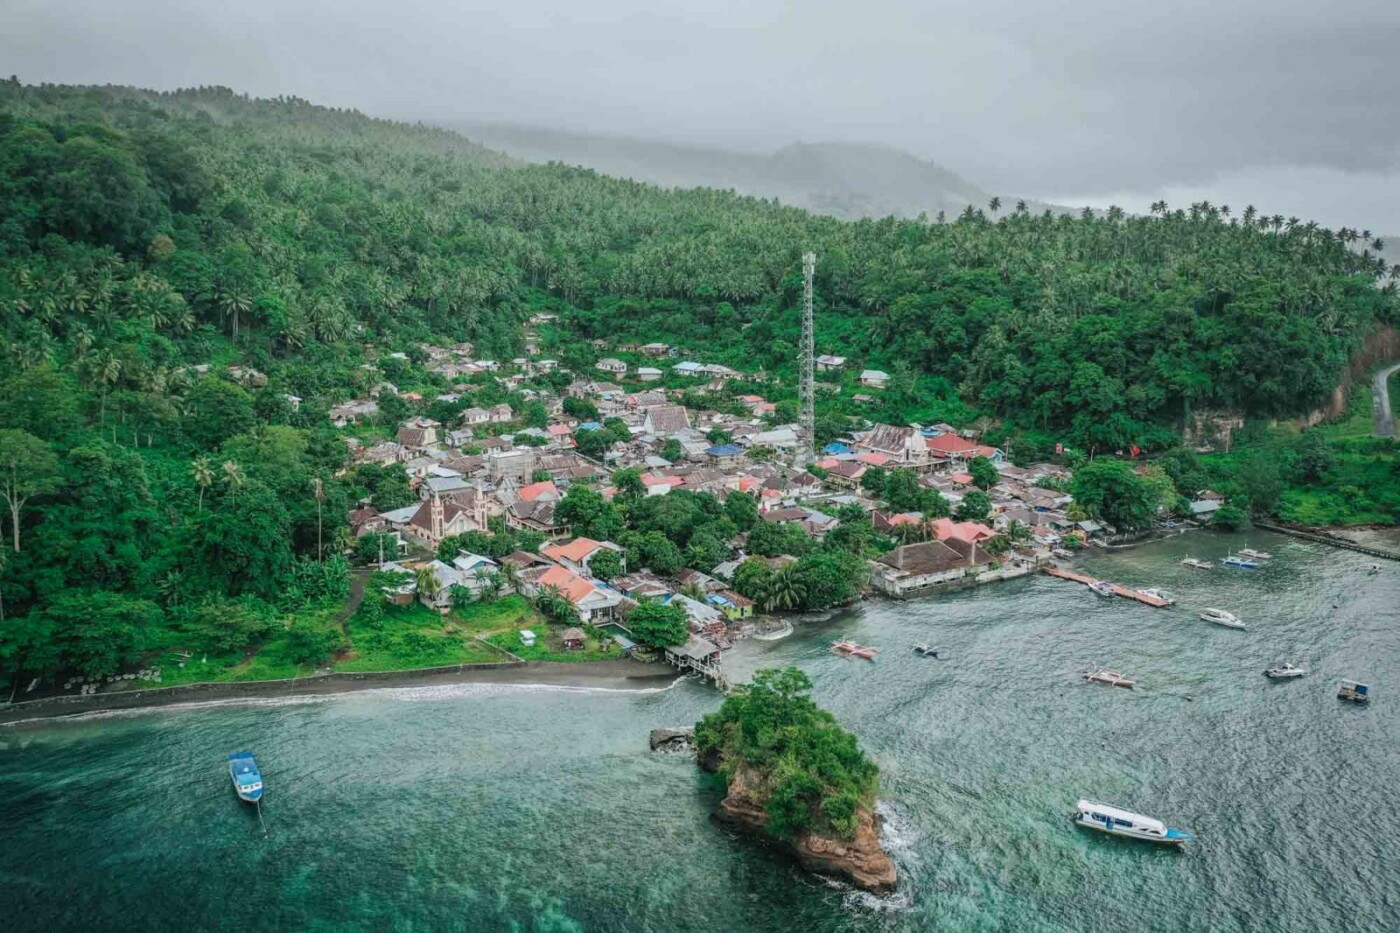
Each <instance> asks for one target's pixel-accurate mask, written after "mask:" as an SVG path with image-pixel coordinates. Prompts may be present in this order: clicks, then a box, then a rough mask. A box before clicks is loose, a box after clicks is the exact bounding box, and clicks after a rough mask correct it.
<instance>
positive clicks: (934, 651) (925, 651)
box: [914, 645, 940, 658]
mask: <svg viewBox="0 0 1400 933" xmlns="http://www.w3.org/2000/svg"><path fill="white" fill-rule="evenodd" d="M939 650H940V649H938V648H935V647H934V646H933V645H915V646H914V653H915V654H917V655H921V656H923V657H925V658H936V657H938V652H939Z"/></svg>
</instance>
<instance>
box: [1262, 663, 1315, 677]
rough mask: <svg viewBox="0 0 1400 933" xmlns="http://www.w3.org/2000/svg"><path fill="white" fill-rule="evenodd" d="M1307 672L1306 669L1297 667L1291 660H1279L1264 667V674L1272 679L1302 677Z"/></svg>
mask: <svg viewBox="0 0 1400 933" xmlns="http://www.w3.org/2000/svg"><path fill="white" fill-rule="evenodd" d="M1306 673H1307V670H1306V669H1304V668H1301V667H1297V666H1295V665H1294V664H1293V663H1292V662H1290V661H1279V662H1277V663H1275V664H1270V665H1269V666H1268V667H1266V668H1265V669H1264V676H1265V677H1267V678H1269V679H1270V680H1290V679H1292V678H1294V677H1302V676H1303V675H1304V674H1306Z"/></svg>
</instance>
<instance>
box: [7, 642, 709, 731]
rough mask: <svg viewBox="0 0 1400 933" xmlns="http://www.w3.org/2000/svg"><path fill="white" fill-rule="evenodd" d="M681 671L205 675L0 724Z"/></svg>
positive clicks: (656, 677) (604, 681)
mask: <svg viewBox="0 0 1400 933" xmlns="http://www.w3.org/2000/svg"><path fill="white" fill-rule="evenodd" d="M681 676H682V674H681V672H680V671H677V670H675V669H674V668H671V667H668V666H667V665H665V664H661V663H659V662H658V663H656V664H644V663H642V662H640V661H632V660H621V659H620V660H615V661H580V662H568V661H525V662H509V663H504V664H464V665H457V666H454V667H448V668H420V669H417V670H408V671H380V672H374V673H340V674H336V673H331V674H318V675H312V676H310V677H298V678H295V679H293V680H252V681H228V682H220V681H210V682H206V683H198V684H181V685H179V686H175V687H157V688H152V689H147V690H123V691H119V692H116V693H96V694H90V695H88V696H58V697H45V698H42V699H38V700H24V701H20V702H17V703H13V704H10V705H8V706H0V726H4V725H15V724H18V723H21V722H30V721H34V720H43V719H60V718H63V717H66V716H79V715H83V714H85V713H100V712H111V711H117V710H128V709H147V708H157V707H167V706H184V705H190V704H196V703H202V702H206V701H208V700H239V699H247V700H257V699H267V698H276V697H298V696H304V697H313V696H336V695H339V694H344V693H357V692H360V691H364V690H373V689H380V688H385V687H420V686H430V685H439V684H476V683H481V684H500V685H506V686H511V685H518V686H550V687H583V688H586V687H594V688H599V687H601V688H605V689H611V690H651V689H656V688H658V687H666V686H669V685H670V684H672V683H674V682H675V681H676V680H678V679H679V678H680V677H681Z"/></svg>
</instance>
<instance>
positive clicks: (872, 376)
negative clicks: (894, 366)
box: [860, 369, 890, 389]
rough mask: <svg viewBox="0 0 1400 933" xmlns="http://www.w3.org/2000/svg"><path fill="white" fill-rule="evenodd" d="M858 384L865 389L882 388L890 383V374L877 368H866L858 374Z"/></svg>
mask: <svg viewBox="0 0 1400 933" xmlns="http://www.w3.org/2000/svg"><path fill="white" fill-rule="evenodd" d="M860 384H861V385H863V386H865V387H866V388H867V389H883V388H885V387H886V386H887V385H889V384H890V374H889V373H887V372H883V371H881V370H878V369H867V370H865V371H863V372H862V373H861V374H860Z"/></svg>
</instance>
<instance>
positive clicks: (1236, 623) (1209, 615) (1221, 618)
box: [1201, 609, 1244, 628]
mask: <svg viewBox="0 0 1400 933" xmlns="http://www.w3.org/2000/svg"><path fill="white" fill-rule="evenodd" d="M1201 618H1202V619H1204V620H1205V621H1207V622H1214V623H1215V624H1216V625H1223V626H1225V627H1226V628H1244V623H1243V622H1241V621H1240V617H1239V616H1237V615H1235V614H1234V613H1233V612H1226V611H1225V610H1224V609H1202V610H1201Z"/></svg>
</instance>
